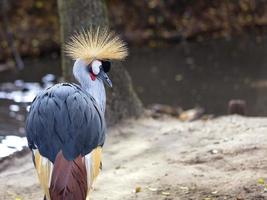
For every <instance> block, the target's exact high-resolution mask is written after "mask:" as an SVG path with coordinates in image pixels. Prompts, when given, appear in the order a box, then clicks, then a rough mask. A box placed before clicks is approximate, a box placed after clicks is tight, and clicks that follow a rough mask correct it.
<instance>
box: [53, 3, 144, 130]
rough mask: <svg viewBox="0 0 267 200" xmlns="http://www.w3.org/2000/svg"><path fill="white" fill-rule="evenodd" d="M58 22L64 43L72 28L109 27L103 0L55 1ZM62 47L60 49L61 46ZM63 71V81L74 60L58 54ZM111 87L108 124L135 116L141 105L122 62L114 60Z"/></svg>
mask: <svg viewBox="0 0 267 200" xmlns="http://www.w3.org/2000/svg"><path fill="white" fill-rule="evenodd" d="M58 9H59V15H60V24H61V44H62V45H63V44H65V42H66V41H67V40H68V38H69V36H70V35H71V34H73V32H74V31H77V30H80V29H81V28H88V27H90V26H94V27H97V26H109V22H108V16H107V8H106V4H105V1H104V0H58ZM62 49H63V48H62ZM61 57H62V71H63V77H64V79H65V80H67V81H70V80H72V66H73V61H72V60H71V59H69V58H68V57H66V55H65V54H64V51H62V53H61ZM110 78H111V80H112V82H113V88H112V89H110V88H107V112H106V116H107V117H106V118H107V123H108V125H113V124H115V123H116V122H118V121H119V120H121V119H124V118H126V117H138V116H140V115H141V113H142V111H143V107H142V104H141V102H140V100H139V98H138V97H137V95H136V93H135V92H134V90H133V87H132V82H131V78H130V76H129V74H128V72H127V71H126V70H125V69H124V68H123V67H122V64H119V63H113V65H112V69H111V72H110Z"/></svg>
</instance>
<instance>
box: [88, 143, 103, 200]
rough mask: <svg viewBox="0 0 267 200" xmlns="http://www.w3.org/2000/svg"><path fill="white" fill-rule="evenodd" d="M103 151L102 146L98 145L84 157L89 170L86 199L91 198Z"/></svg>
mask: <svg viewBox="0 0 267 200" xmlns="http://www.w3.org/2000/svg"><path fill="white" fill-rule="evenodd" d="M101 153H102V148H101V147H97V148H96V149H94V150H93V151H91V152H90V153H89V154H87V155H86V156H85V157H84V162H85V166H86V171H87V185H88V190H87V191H88V192H87V197H86V200H89V193H90V191H91V189H92V185H93V182H94V181H95V179H96V177H97V176H98V174H99V172H100V167H101Z"/></svg>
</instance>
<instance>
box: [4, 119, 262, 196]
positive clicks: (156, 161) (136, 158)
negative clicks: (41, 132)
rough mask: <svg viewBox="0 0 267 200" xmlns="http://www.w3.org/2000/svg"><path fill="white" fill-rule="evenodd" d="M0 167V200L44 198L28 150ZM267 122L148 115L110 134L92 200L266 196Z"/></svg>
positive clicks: (121, 125) (119, 127)
mask: <svg viewBox="0 0 267 200" xmlns="http://www.w3.org/2000/svg"><path fill="white" fill-rule="evenodd" d="M1 165H2V166H3V165H5V166H6V167H2V168H1V167H0V199H1V200H2V199H3V200H9V199H11V200H12V199H13V200H15V199H16V198H18V199H22V200H36V199H42V191H41V190H40V188H39V186H38V182H37V177H36V174H35V171H34V168H33V165H32V163H31V156H30V154H29V153H27V154H26V155H25V156H22V157H20V158H13V159H10V160H7V161H5V162H4V163H2V164H1ZM260 178H263V179H267V118H244V117H240V116H228V117H220V118H216V119H212V120H206V121H204V120H197V121H194V122H180V121H179V120H177V119H175V118H169V117H162V118H159V119H152V118H143V119H139V120H137V121H134V120H132V121H128V122H124V123H122V124H120V125H118V126H116V127H114V128H112V129H111V130H110V131H109V134H108V137H107V142H106V144H105V147H104V157H103V171H102V173H101V174H100V176H99V177H98V179H97V181H96V184H95V186H94V188H95V189H94V191H93V192H92V196H91V199H92V200H98V199H101V200H135V199H136V200H146V199H153V200H172V199H177V200H179V199H181V200H183V199H185V200H188V199H192V200H195V199H196V200H215V199H216V200H217V199H218V200H223V199H233V200H243V199H244V200H248V199H251V200H258V199H267V192H265V189H264V186H263V185H260V184H259V183H258V180H259V179H260Z"/></svg>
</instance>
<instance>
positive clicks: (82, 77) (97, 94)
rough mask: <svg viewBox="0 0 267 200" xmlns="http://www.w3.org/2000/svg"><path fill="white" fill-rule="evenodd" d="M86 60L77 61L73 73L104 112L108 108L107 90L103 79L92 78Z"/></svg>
mask: <svg viewBox="0 0 267 200" xmlns="http://www.w3.org/2000/svg"><path fill="white" fill-rule="evenodd" d="M86 66H87V64H86V62H84V61H83V60H81V59H78V60H76V61H75V63H74V66H73V75H74V77H75V79H76V80H77V81H78V82H79V83H80V85H81V87H82V88H83V89H84V90H85V91H86V92H87V93H88V94H90V95H91V96H92V97H93V98H94V99H95V100H96V102H97V104H98V106H99V108H100V110H101V111H102V112H103V113H104V112H105V109H106V91H105V87H104V83H103V81H102V80H99V79H96V80H94V81H93V80H92V79H91V77H90V74H89V72H88V71H87V69H86Z"/></svg>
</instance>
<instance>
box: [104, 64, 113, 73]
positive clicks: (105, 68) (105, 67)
mask: <svg viewBox="0 0 267 200" xmlns="http://www.w3.org/2000/svg"><path fill="white" fill-rule="evenodd" d="M102 67H103V71H104V72H105V73H107V72H109V70H110V67H111V64H110V62H109V61H102Z"/></svg>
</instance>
